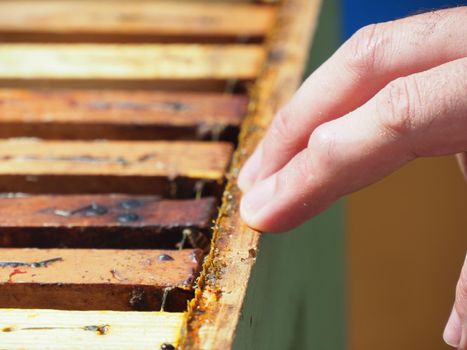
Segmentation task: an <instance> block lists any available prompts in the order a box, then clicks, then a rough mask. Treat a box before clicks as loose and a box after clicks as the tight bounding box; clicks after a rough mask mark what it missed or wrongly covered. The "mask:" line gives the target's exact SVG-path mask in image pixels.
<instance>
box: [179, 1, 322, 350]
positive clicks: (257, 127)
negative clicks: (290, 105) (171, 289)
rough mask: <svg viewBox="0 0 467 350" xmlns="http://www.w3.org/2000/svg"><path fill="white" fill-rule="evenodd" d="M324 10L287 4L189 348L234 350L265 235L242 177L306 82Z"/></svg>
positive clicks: (197, 304)
mask: <svg viewBox="0 0 467 350" xmlns="http://www.w3.org/2000/svg"><path fill="white" fill-rule="evenodd" d="M319 7H320V1H319V0H313V1H310V0H285V1H284V2H283V4H282V7H281V11H280V13H279V19H278V20H279V25H278V27H277V28H276V31H275V32H274V33H272V34H271V38H270V41H269V54H268V57H269V60H268V62H266V64H265V66H264V70H263V71H262V73H261V76H260V78H259V79H258V81H257V83H256V84H255V87H254V90H253V93H252V95H253V96H252V101H251V110H250V114H249V116H248V117H247V118H246V120H245V122H244V123H243V124H242V130H241V134H240V141H239V146H238V149H237V151H236V153H235V155H234V160H233V164H232V166H231V170H230V173H229V176H228V178H229V181H228V183H227V186H226V190H225V192H224V198H223V204H222V207H221V209H220V214H219V217H218V220H217V222H216V225H215V228H214V232H213V241H212V245H211V252H210V254H209V257H208V258H207V260H206V263H205V265H204V267H203V273H202V274H201V277H200V279H199V281H198V286H199V289H197V291H196V297H195V299H194V300H193V301H192V302H191V304H190V310H192V312H190V313H189V315H188V321H187V324H186V328H185V329H184V334H183V337H182V348H183V349H203V350H208V349H230V348H231V345H232V342H233V339H234V334H235V329H236V326H237V323H238V319H239V317H240V311H241V306H242V302H243V299H244V297H245V293H246V288H247V285H248V280H249V277H250V273H251V269H252V267H253V265H254V262H255V260H256V255H257V251H258V244H259V235H260V234H259V233H258V232H256V231H254V230H252V229H251V228H248V227H247V226H246V225H245V224H244V223H243V222H242V220H241V218H240V215H239V210H238V205H239V203H240V198H241V193H240V190H239V189H238V187H237V184H236V181H237V175H238V172H239V169H240V168H241V166H242V165H243V163H244V162H245V161H246V159H247V158H248V156H249V155H251V153H252V152H253V150H254V148H255V146H256V145H257V143H258V142H259V140H260V139H261V138H262V136H263V135H264V133H265V131H266V129H267V127H268V125H269V124H270V122H271V120H272V118H273V117H274V114H275V112H276V111H277V110H278V108H280V107H281V106H282V105H283V104H284V103H285V102H286V101H287V100H288V99H289V98H290V97H291V96H292V94H293V93H294V92H295V90H296V89H297V87H298V86H299V84H300V82H301V78H302V72H303V68H304V65H305V62H306V59H307V54H308V48H309V43H310V41H311V40H310V39H311V35H312V33H313V32H314V28H315V25H316V22H317V16H318V13H319Z"/></svg>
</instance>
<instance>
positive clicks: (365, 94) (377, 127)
mask: <svg viewBox="0 0 467 350" xmlns="http://www.w3.org/2000/svg"><path fill="white" fill-rule="evenodd" d="M466 38H467V6H464V7H457V8H453V9H447V10H441V11H435V12H430V13H425V14H421V15H417V16H413V17H408V18H404V19H401V20H397V21H392V22H387V23H381V24H375V25H370V26H368V27H365V28H363V29H361V30H359V31H358V32H357V33H356V34H355V35H354V36H353V37H352V38H350V39H349V40H348V41H347V42H346V43H344V44H343V45H342V47H341V48H340V49H339V50H337V51H336V53H335V54H334V55H333V56H332V57H331V58H330V59H329V60H328V61H327V62H325V63H324V64H323V65H322V66H321V67H319V68H318V69H317V70H316V71H315V72H314V73H313V74H312V75H311V76H310V77H308V79H307V80H306V81H305V82H304V83H303V84H302V86H301V87H300V89H299V90H298V91H297V92H296V94H295V95H294V96H293V97H292V99H291V100H290V101H289V103H288V104H287V105H285V106H284V107H283V108H282V109H281V110H280V111H279V112H278V113H277V115H276V117H275V118H274V121H273V123H272V125H271V127H270V128H269V130H268V132H267V133H266V136H265V138H264V139H263V140H262V141H261V142H260V144H259V145H258V147H257V149H256V150H255V152H254V153H253V155H252V156H251V158H250V159H249V160H248V161H247V162H246V164H245V166H244V167H243V169H242V171H241V172H240V175H239V179H238V184H239V186H240V188H241V189H242V191H243V192H244V197H243V199H242V201H241V205H240V212H241V215H242V218H243V219H244V221H245V222H246V223H247V224H248V225H250V226H251V227H253V228H255V229H257V230H259V231H266V232H281V231H286V230H289V229H291V228H293V227H296V226H298V225H299V224H301V223H303V222H304V221H306V220H308V219H310V218H312V217H313V216H315V215H317V214H318V213H320V212H321V211H323V210H324V209H326V208H328V207H329V206H330V205H331V204H332V203H333V202H334V201H336V200H337V199H338V198H340V197H342V196H344V195H346V194H348V193H351V192H354V191H357V190H359V189H361V188H363V187H365V186H368V185H370V184H372V183H374V182H376V181H378V180H380V179H381V178H383V177H384V176H386V175H388V174H390V173H392V172H393V171H395V170H397V169H398V168H400V167H401V166H403V165H404V164H406V163H407V162H410V161H411V160H413V159H415V158H418V157H427V156H440V155H448V154H458V159H459V164H460V165H461V170H462V171H463V173H464V175H465V176H466V179H467V155H466V153H464V152H465V151H467V39H466ZM444 338H445V341H446V342H447V343H448V344H450V345H451V346H454V347H457V348H458V349H463V350H467V266H465V265H464V268H463V272H462V275H461V279H460V281H459V285H458V288H457V294H456V303H455V307H454V309H453V314H452V315H451V318H450V320H449V322H448V326H447V328H446V331H445V333H444Z"/></svg>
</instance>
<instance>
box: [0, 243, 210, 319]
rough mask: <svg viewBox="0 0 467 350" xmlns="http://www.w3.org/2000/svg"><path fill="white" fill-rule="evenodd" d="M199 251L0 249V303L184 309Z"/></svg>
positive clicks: (70, 307) (63, 307) (67, 307)
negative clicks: (165, 295)
mask: <svg viewBox="0 0 467 350" xmlns="http://www.w3.org/2000/svg"><path fill="white" fill-rule="evenodd" d="M200 259H201V251H199V250H190V249H185V250H107V249H104V250H97V249H80V250H78V249H26V248H25V249H17V248H2V249H0V307H2V308H41V309H42V308H44V309H60V310H119V311H125V310H159V309H161V306H162V301H163V295H164V289H166V288H168V289H167V291H168V293H167V298H166V301H165V302H164V305H163V306H164V310H168V311H183V310H185V309H186V303H187V301H188V300H189V299H190V298H191V297H192V292H191V289H192V287H193V283H194V281H195V278H196V276H197V274H198V271H199V269H200Z"/></svg>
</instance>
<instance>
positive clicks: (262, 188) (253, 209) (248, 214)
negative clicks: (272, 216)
mask: <svg viewBox="0 0 467 350" xmlns="http://www.w3.org/2000/svg"><path fill="white" fill-rule="evenodd" d="M275 183H276V180H275V176H270V177H268V178H267V179H265V180H262V181H260V182H258V183H256V184H255V185H254V187H253V188H252V189H251V190H250V191H249V192H247V193H246V194H245V196H244V197H243V199H242V201H241V203H240V214H241V216H242V218H243V220H244V221H246V223H247V224H248V225H249V226H252V227H254V228H259V227H261V216H262V213H261V211H262V210H263V209H264V208H265V207H266V206H267V204H268V203H270V202H271V201H272V200H273V197H274V192H275V187H276V184H275Z"/></svg>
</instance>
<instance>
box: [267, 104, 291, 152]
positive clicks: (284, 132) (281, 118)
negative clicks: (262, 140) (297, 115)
mask: <svg viewBox="0 0 467 350" xmlns="http://www.w3.org/2000/svg"><path fill="white" fill-rule="evenodd" d="M292 119H293V118H292V113H291V111H290V108H289V107H287V106H286V107H283V108H282V109H281V110H279V112H278V113H277V115H276V117H275V118H274V121H273V123H272V125H271V129H270V138H271V140H272V142H280V143H281V144H282V145H284V146H286V147H287V145H288V144H291V143H292V142H293V136H292V135H293V129H292V125H291V124H292Z"/></svg>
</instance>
